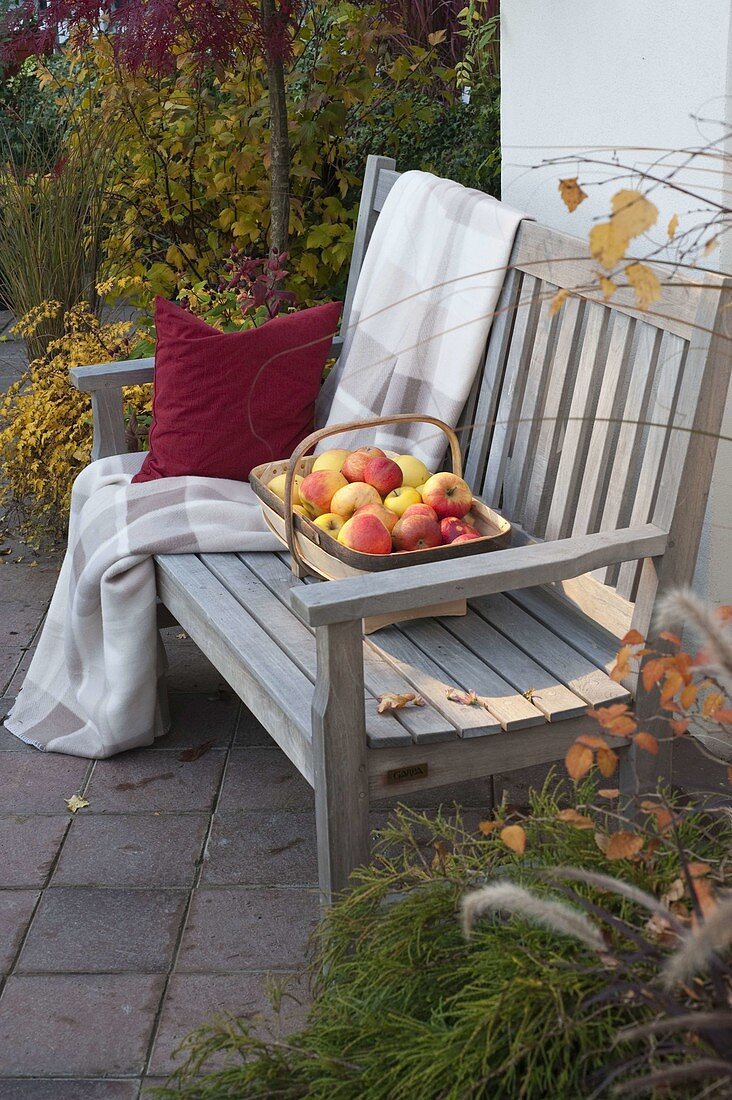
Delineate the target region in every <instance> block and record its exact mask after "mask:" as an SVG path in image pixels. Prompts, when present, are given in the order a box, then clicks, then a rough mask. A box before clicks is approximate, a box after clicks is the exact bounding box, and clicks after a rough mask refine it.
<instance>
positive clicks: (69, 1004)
mask: <svg viewBox="0 0 732 1100" xmlns="http://www.w3.org/2000/svg"><path fill="white" fill-rule="evenodd" d="M164 983H165V979H164V977H163V975H162V974H71V975H66V974H43V975H41V974H39V975H24V976H18V977H15V976H13V977H11V978H9V979H8V981H7V984H6V986H5V988H4V990H3V993H2V996H1V997H0V1076H7V1077H21V1076H27V1077H32V1076H38V1077H57V1076H58V1075H59V1073H61V1072H63V1073H65V1074H68V1075H69V1076H77V1077H102V1076H104V1075H109V1076H111V1077H119V1076H129V1077H139V1076H141V1074H142V1071H143V1069H144V1067H145V1063H146V1060H147V1055H148V1049H149V1045H150V1033H151V1031H152V1029H153V1026H154V1023H155V1019H156V1016H157V1012H158V1007H159V1005H160V998H161V996H162V993H163V988H164Z"/></svg>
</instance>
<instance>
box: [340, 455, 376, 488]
mask: <svg viewBox="0 0 732 1100" xmlns="http://www.w3.org/2000/svg"><path fill="white" fill-rule="evenodd" d="M372 458H386V455H385V454H384V452H383V451H382V450H381V448H379V447H359V448H358V450H357V451H351V453H350V454H349V456H348V458H347V459H346V461H345V462H344V463H343V466H342V467H341V473H342V474H343V476H344V477H345V478H346V480H347V481H363V472H364V470H365V468H366V464H367V463H368V462H370V461H371V459H372Z"/></svg>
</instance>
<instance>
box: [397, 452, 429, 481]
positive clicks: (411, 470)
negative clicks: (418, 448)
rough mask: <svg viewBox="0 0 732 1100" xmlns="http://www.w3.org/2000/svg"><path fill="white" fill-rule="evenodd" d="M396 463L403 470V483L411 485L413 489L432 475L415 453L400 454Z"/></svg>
mask: <svg viewBox="0 0 732 1100" xmlns="http://www.w3.org/2000/svg"><path fill="white" fill-rule="evenodd" d="M396 464H397V466H398V467H399V469H400V470H401V471H402V485H411V486H412V488H413V489H416V488H417V487H418V486H419V485H423V484H424V483H425V481H427V479H428V478H430V477H432V474H431V473H430V471H429V470H428V469H427V467H426V466H425V464H424V462H420V461H419V459H418V458H415V457H414V455H399V457H398V458H397V459H396Z"/></svg>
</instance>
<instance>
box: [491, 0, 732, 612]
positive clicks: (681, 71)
mask: <svg viewBox="0 0 732 1100" xmlns="http://www.w3.org/2000/svg"><path fill="white" fill-rule="evenodd" d="M501 70H502V89H501V97H502V98H501V103H502V106H501V127H502V146H503V175H502V185H503V197H504V199H505V200H506V202H508V203H510V204H511V205H512V206H515V207H518V208H519V209H524V210H527V211H529V212H530V213H531V214H533V215H534V216H535V217H536V218H537V219H538V220H539V221H541V222H543V223H544V224H546V225H550V226H552V227H554V228H556V229H560V230H562V231H564V232H566V233H573V234H576V235H578V236H582V237H585V238H586V235H587V232H588V230H589V228H590V226H591V225H592V223H593V221H594V220H596V219H598V218H600V219H606V218H607V215H608V212H609V201H610V197H611V195H612V194H613V192H614V191H616V190H618V189H619V187H622V186H632V183H628V182H627V180H625V181H622V182H615V181H614V180H613V177H617V174H618V169H617V168H615V167H613V166H612V165H609V166H603V165H598V164H592V165H584V164H583V163H582V162H581V158H582V156H583V155H586V156H589V157H591V158H592V159H593V160H594V161H597V160H611V159H612V156H613V151H614V150H617V151H618V152H617V156H618V159H619V160H620V161H621V162H622V163H624V164H629V165H630V166H631V167H632V166H635V167H642V168H644V169H646V170H648V169H649V168H650V167H651V166H652V165H655V163H656V161H657V160H658V158H663V161H662V164H661V165H659V166H658V169H655V168H654V171H657V170H660V171H662V172H665V171H668V168H669V166H671V165H673V164H677V165H678V164H680V163H681V161H683V159H684V157H683V155H681V156H679V155H678V154H676V155H675V157H673V158H671V159H669V158H668V156H667V155H664V151H666V150H681V149H685V148H693V147H699V146H702V145H706V144H707V143H708V142H709V141H710V140H714V139H718V138H719V137H720V136H721V135H722V133H723V130H724V126H725V125H726V127H728V128H729V127H731V126H732V4H731V3H730V0H611V2H608V0H581V2H579V3H578V2H577V0H502V4H501ZM692 116H697V118H694V117H692ZM700 119H705V120H719V122H721V123H722V124H723V125H717V124H715V122H713V121H700ZM557 158H567V162H566V163H565V164H556V163H554V164H549V163H547V162H548V161H551V160H556V159H557ZM575 175H578V176H579V178H580V181H581V182H582V181H586V182H588V183H595V184H601V185H600V186H595V187H592V188H591V189H590V190H589V196H590V197H589V198H588V199H587V200H586V201H585V202H583V203H582V204H581V206H580V207H579V208H578V209H577V210H576V211H575V212H574V213H573V214H569V213H568V211H567V210H566V207H565V206H564V204H563V202H562V200H561V198H560V196H559V192H558V190H557V183H558V180H559V179H560V178H562V177H565V176H575ZM675 181H676V183H678V184H679V185H680V186H683V187H689V188H691V189H692V190H693V191H694V192H695V193H697V194H704V195H705V196H707V197H708V198H709V199H711V200H712V201H714V200H715V199H717V198H719V197H720V196H721V194H722V192H723V191H724V189H725V188H727V189H728V190H727V194H726V196H725V198H726V199H727V200H728V201H729V200H730V198H732V179H731V178H729V177H728V178H725V176H724V175H722V173H721V172H720V170H719V163H718V162H717V161H716V160H715V159H714V158H713V157H705V158H703V159H702V160H700V161H699V162H698V164H697V166H696V167H683V168H682V169H680V170H679V172H678V174H677V176H676V179H675ZM652 198H653V201H654V202H655V203H656V205H657V206H658V207H659V211H660V216H659V220H658V223H657V226H656V227H654V229H653V230H652V231H651V234H650V236H651V238H652V239H653V240H654V241H656V242H658V243H662V242H663V240H664V238H665V235H666V227H667V225H668V221H669V218H670V217H671V216H672V215H673V214H678V215H679V217H680V219H681V225H682V228H683V227H684V226H689V225H691V224H696V223H697V222H699V221H700V220H702V219H705V216H706V215H705V214H704V212H700V211H699V202H698V200H697V199H696V198H694V199H690V198H687V197H686V196H685V195H682V194H680V193H679V192H677V191H674V190H673V189H672V188H671V187H670V186H664V187H660V188H657V189H656V190H654V192H653V195H652ZM644 248H645V245H644ZM707 262H709V263H714V264H715V265H719V266H720V267H721V268H722V269H723V270H725V271H732V235H730V236H729V237H728V238H727V239H726V240H725V241H724V242H723V245H722V247H721V248H720V249H718V250H717V251H716V252H714V253H712V254H711V255H710V256H709V258H708V261H707ZM725 421H726V423H725V425H724V426H723V429H722V430H723V433H724V434H726V435H730V436H732V398H731V399H730V401H729V402H728V407H727V412H726V416H725ZM696 587H697V588H698V589H699V590H700V591H702V592H705V593H708V595H709V596H710V598H712V599H713V600H715V601H716V602H722V601H724V602H730V601H732V444H729V443H724V442H721V443H720V445H719V451H718V456H717V467H716V470H715V477H714V484H713V487H712V494H711V497H710V503H709V510H708V515H707V524H706V529H705V531H704V535H703V540H702V546H701V549H700V552H699V565H698V569H697V580H696Z"/></svg>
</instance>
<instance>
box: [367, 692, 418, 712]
mask: <svg viewBox="0 0 732 1100" xmlns="http://www.w3.org/2000/svg"><path fill="white" fill-rule="evenodd" d="M410 703H411V704H412V706H414V707H423V706H424V699H423V698H422V696H421V695H411V694H409V695H394V694H393V693H392V692H386V693H385V694H384V695H380V696H379V706H378V708H377V709H378V712H379V714H385V713H386V712H387V711H391V710H401V709H402V707H408V706H409V704H410Z"/></svg>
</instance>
